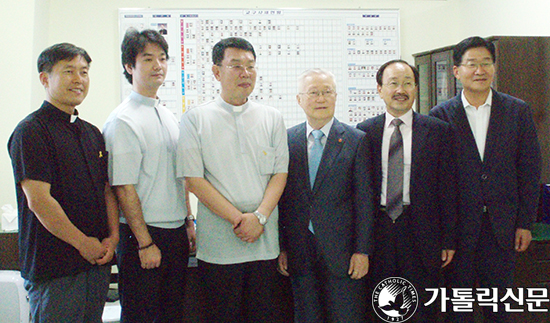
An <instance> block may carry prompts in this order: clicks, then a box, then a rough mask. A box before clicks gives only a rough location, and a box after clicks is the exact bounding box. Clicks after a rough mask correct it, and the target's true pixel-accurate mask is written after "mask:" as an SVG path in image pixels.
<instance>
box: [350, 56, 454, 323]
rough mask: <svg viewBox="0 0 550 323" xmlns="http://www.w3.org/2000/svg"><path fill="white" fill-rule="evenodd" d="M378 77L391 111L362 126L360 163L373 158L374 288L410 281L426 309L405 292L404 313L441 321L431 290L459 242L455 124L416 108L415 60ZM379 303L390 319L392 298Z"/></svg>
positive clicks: (392, 64) (391, 65) (389, 66)
mask: <svg viewBox="0 0 550 323" xmlns="http://www.w3.org/2000/svg"><path fill="white" fill-rule="evenodd" d="M376 81H377V83H378V86H377V88H378V93H379V94H380V97H381V98H382V99H383V100H384V102H385V103H386V113H385V114H383V115H380V116H377V117H374V118H371V119H368V120H366V121H364V122H362V123H360V124H359V125H358V126H357V128H359V129H361V130H363V131H365V133H366V134H365V137H364V139H363V142H362V144H361V145H360V147H359V151H358V160H357V163H366V165H367V169H368V172H367V178H366V179H365V180H366V181H368V182H369V184H370V186H371V187H372V189H373V191H374V192H373V199H372V205H371V212H372V213H373V214H374V221H375V222H374V245H375V251H374V255H373V256H372V274H371V279H370V281H371V286H370V288H371V289H374V286H375V285H376V284H378V283H380V282H381V281H383V280H384V279H386V278H389V277H401V278H404V279H406V280H408V281H409V282H410V283H412V285H413V286H414V287H415V288H416V290H417V292H418V298H417V303H418V309H417V310H416V313H415V312H414V307H413V306H414V302H413V301H412V298H411V297H413V295H408V294H407V295H405V293H403V296H404V300H403V299H402V303H403V306H399V304H397V306H398V310H399V314H402V313H401V312H402V311H403V310H405V309H406V311H405V312H404V313H403V314H402V315H403V317H402V318H403V319H406V318H409V317H410V319H411V321H412V322H435V321H436V320H437V318H436V315H437V308H436V307H435V306H433V305H432V306H428V307H426V306H424V303H426V302H428V301H429V300H430V296H431V295H430V294H429V293H428V292H427V291H426V288H437V287H439V278H440V271H441V268H442V267H445V266H447V265H448V264H449V263H450V262H451V261H452V259H453V256H454V253H455V248H456V247H455V225H456V223H455V222H456V217H457V204H456V195H455V193H454V192H455V191H456V185H455V184H456V183H455V178H454V167H455V166H454V164H453V162H454V159H453V158H452V145H453V141H452V137H451V136H449V133H450V129H449V126H448V124H446V123H444V122H442V121H441V120H437V119H436V118H432V117H428V116H425V115H420V114H418V113H416V112H413V111H412V106H413V103H414V100H415V98H416V94H417V90H418V87H417V84H418V71H417V70H416V68H415V67H414V66H411V65H409V64H408V63H407V62H405V61H403V60H394V61H389V62H387V63H385V64H383V65H382V66H381V67H380V69H379V70H378V72H377V74H376ZM373 298H375V296H374V295H373ZM407 300H411V302H408V301H407ZM396 302H397V300H396ZM407 304H409V305H408V306H409V307H408V308H407ZM411 304H412V305H411ZM378 305H379V306H375V307H374V310H375V312H376V314H377V315H379V316H380V317H382V318H384V319H387V320H390V319H391V317H390V318H387V317H385V316H387V315H388V314H387V313H386V312H384V311H383V310H381V307H382V305H385V304H378ZM413 314H414V315H413ZM411 315H412V317H411Z"/></svg>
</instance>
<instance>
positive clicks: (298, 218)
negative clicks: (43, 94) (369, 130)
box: [279, 69, 372, 323]
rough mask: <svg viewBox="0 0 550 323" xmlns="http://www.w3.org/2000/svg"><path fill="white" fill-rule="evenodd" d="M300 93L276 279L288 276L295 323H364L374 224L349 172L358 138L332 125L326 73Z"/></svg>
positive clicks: (332, 86)
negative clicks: (300, 118)
mask: <svg viewBox="0 0 550 323" xmlns="http://www.w3.org/2000/svg"><path fill="white" fill-rule="evenodd" d="M298 89H299V91H300V93H299V94H298V95H297V96H296V98H297V100H298V104H299V105H300V106H301V107H302V109H303V110H304V112H305V113H306V117H307V122H304V123H302V124H299V125H297V126H295V127H293V128H290V129H288V145H289V152H290V164H289V172H288V179H287V185H286V188H285V191H284V193H283V196H282V197H281V200H280V202H279V210H280V218H279V225H280V229H279V230H280V239H281V250H282V251H281V254H280V256H279V271H280V272H281V273H282V274H283V275H285V276H289V275H290V279H291V282H292V290H293V294H294V302H295V311H294V313H295V322H315V323H318V322H364V321H365V311H366V308H367V305H366V285H365V279H363V277H364V276H365V275H366V274H367V272H368V270H369V256H368V255H370V253H371V243H370V236H371V226H372V220H371V217H370V215H369V214H368V213H367V208H366V201H367V200H368V199H366V198H365V195H363V194H361V193H362V191H363V189H360V188H358V187H357V186H363V185H365V183H361V182H358V179H361V180H362V179H363V178H364V175H362V174H364V171H361V170H360V169H357V168H356V166H357V165H356V164H355V156H356V151H357V146H358V144H359V142H360V140H361V138H362V137H363V135H364V134H363V133H362V132H361V131H359V130H357V129H354V128H352V127H350V126H348V125H346V124H343V123H340V122H339V121H338V120H336V119H335V118H334V108H335V105H336V83H335V80H334V75H333V74H332V73H330V72H328V71H324V70H321V69H312V70H308V71H306V72H304V73H303V74H302V75H301V76H300V77H299V79H298ZM317 166H318V168H317Z"/></svg>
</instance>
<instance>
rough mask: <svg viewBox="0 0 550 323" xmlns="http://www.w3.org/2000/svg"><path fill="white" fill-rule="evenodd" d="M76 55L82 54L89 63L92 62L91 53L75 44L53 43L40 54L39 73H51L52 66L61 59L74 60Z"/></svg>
mask: <svg viewBox="0 0 550 323" xmlns="http://www.w3.org/2000/svg"><path fill="white" fill-rule="evenodd" d="M76 56H82V57H83V58H84V59H85V60H86V62H88V65H90V63H91V62H92V59H91V58H90V55H88V53H87V52H86V51H85V50H84V49H82V48H80V47H76V46H75V45H73V44H69V43H60V44H55V45H52V46H50V47H48V48H46V49H44V50H43V51H42V53H40V55H39V56H38V61H37V67H38V73H42V72H46V73H51V72H52V68H53V67H54V65H55V64H57V62H59V61H65V60H69V61H70V60H73V58H75V57H76Z"/></svg>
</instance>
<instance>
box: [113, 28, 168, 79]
mask: <svg viewBox="0 0 550 323" xmlns="http://www.w3.org/2000/svg"><path fill="white" fill-rule="evenodd" d="M147 44H156V45H158V46H159V47H160V48H162V50H163V51H164V53H165V54H166V58H168V43H167V42H166V39H164V37H163V36H162V35H161V34H159V32H158V31H156V30H153V29H145V30H142V31H141V32H140V31H137V29H135V28H129V29H128V30H127V31H126V34H124V40H123V41H122V45H121V46H120V50H121V52H122V68H123V69H124V76H126V79H127V80H128V82H130V84H132V74H130V73H128V71H126V67H125V66H126V65H130V66H132V67H135V66H136V57H137V56H138V55H139V53H141V52H143V50H144V49H145V46H147Z"/></svg>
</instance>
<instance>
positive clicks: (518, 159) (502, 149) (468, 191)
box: [430, 90, 540, 250]
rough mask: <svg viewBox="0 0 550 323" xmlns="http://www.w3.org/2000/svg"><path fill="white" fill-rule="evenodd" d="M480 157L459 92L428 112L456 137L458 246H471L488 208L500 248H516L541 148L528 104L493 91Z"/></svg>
mask: <svg viewBox="0 0 550 323" xmlns="http://www.w3.org/2000/svg"><path fill="white" fill-rule="evenodd" d="M492 99H493V101H492V106H491V116H490V119H489V128H488V131H487V139H486V144H485V153H484V158H483V161H482V160H481V158H480V156H479V152H478V149H477V146H476V143H475V139H474V135H473V133H472V130H471V128H470V124H469V122H468V118H467V116H466V112H465V110H464V106H463V105H462V100H461V96H460V94H459V95H457V96H456V97H454V98H452V99H451V100H449V101H447V102H445V103H443V104H441V105H438V106H436V107H435V108H433V109H432V110H431V111H430V115H433V116H435V117H437V118H440V119H442V120H444V121H447V122H449V123H450V125H451V128H452V130H453V132H454V133H455V137H456V139H457V167H458V176H459V185H460V231H461V233H460V237H461V247H464V248H470V249H469V250H472V249H471V248H475V246H476V245H477V241H478V238H479V232H480V229H481V215H482V210H483V206H485V207H487V210H488V213H489V216H490V219H491V223H492V228H493V233H494V235H495V237H496V238H497V241H498V243H499V245H500V246H502V247H503V248H506V249H509V248H513V247H514V237H515V230H516V229H517V228H524V229H531V225H532V223H533V221H534V218H535V216H536V207H537V205H538V204H537V203H538V195H539V180H540V147H539V144H538V141H537V134H536V130H535V125H534V122H533V119H532V115H531V109H530V108H529V106H528V105H527V103H525V102H523V101H521V100H519V99H517V98H514V97H512V96H509V95H507V94H503V93H498V92H496V91H494V90H493V98H492Z"/></svg>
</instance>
